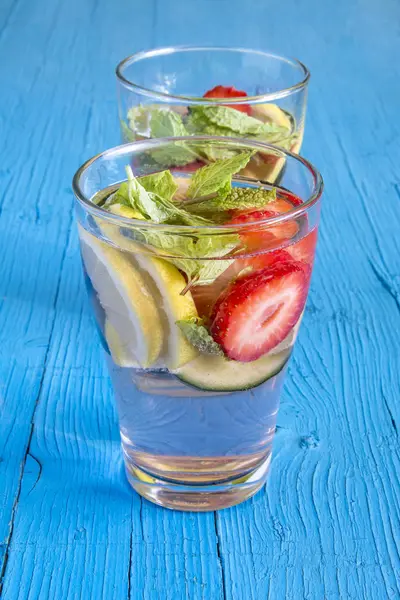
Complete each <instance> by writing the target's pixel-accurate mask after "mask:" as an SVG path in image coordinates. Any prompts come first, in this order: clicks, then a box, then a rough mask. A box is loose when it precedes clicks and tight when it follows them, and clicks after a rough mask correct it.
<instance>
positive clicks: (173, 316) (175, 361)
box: [135, 247, 198, 369]
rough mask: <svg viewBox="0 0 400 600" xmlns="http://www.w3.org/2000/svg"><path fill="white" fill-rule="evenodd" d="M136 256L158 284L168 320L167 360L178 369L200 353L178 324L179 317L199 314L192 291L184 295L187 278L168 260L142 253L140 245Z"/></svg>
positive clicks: (160, 298)
mask: <svg viewBox="0 0 400 600" xmlns="http://www.w3.org/2000/svg"><path fill="white" fill-rule="evenodd" d="M135 259H136V260H137V262H138V264H139V266H140V267H142V268H143V269H145V270H146V271H147V272H148V273H149V274H150V276H151V277H152V279H153V281H154V283H155V284H156V286H157V289H158V292H159V294H160V296H159V301H160V304H159V307H160V308H162V309H163V311H164V314H165V316H166V321H167V323H168V341H167V348H166V355H165V363H166V365H167V367H168V368H169V369H178V368H179V367H182V366H183V365H185V364H186V363H187V362H189V361H191V360H193V359H194V358H196V356H197V355H198V352H197V350H196V349H195V348H194V347H193V346H192V345H191V344H190V343H189V342H188V340H187V339H186V337H185V336H184V335H183V333H182V331H181V330H180V329H179V327H178V326H177V325H176V321H179V320H181V319H190V318H191V317H197V316H198V314H197V309H196V305H195V303H194V300H193V298H192V294H191V293H190V291H188V292H186V294H185V295H184V296H182V295H181V292H182V290H183V289H184V287H185V286H186V280H185V278H184V277H183V275H182V274H181V273H180V272H179V271H178V269H177V268H176V267H175V266H174V265H173V264H171V263H170V262H168V261H167V260H164V259H162V258H156V257H152V256H149V255H146V254H143V250H140V247H139V250H138V251H137V253H136V254H135Z"/></svg>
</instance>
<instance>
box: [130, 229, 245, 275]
mask: <svg viewBox="0 0 400 600" xmlns="http://www.w3.org/2000/svg"><path fill="white" fill-rule="evenodd" d="M141 237H142V238H143V241H144V242H145V243H146V244H148V245H149V246H150V247H151V248H152V249H155V250H156V252H157V254H158V255H159V256H160V257H162V258H165V259H166V260H169V261H170V262H172V263H173V264H174V265H175V266H176V267H177V268H178V269H180V270H181V271H183V272H184V273H185V275H186V277H187V279H188V281H189V282H191V281H195V282H196V285H206V284H209V283H212V282H213V281H214V280H215V279H216V278H217V277H218V276H219V275H220V274H221V273H223V272H224V271H225V270H226V269H227V268H228V267H229V266H230V265H231V264H232V262H233V260H232V259H230V258H225V257H226V256H227V255H229V254H231V253H232V252H233V251H234V250H235V248H236V247H237V246H238V245H239V236H238V235H236V234H225V235H219V234H218V235H216V236H212V235H209V236H207V237H205V236H202V237H197V236H195V235H193V236H184V235H182V234H170V233H166V232H163V231H157V230H149V229H147V230H141ZM213 258H215V259H218V260H212V259H213Z"/></svg>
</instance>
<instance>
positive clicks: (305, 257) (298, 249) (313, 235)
mask: <svg viewBox="0 0 400 600" xmlns="http://www.w3.org/2000/svg"><path fill="white" fill-rule="evenodd" d="M317 237H318V231H317V228H315V229H313V230H312V231H311V232H310V233H308V234H307V235H306V236H305V237H303V238H302V239H301V240H300V241H299V242H296V243H295V244H291V245H290V246H288V247H287V248H286V250H287V251H288V252H289V253H290V255H291V256H292V257H293V258H294V259H295V260H300V261H303V262H305V263H307V264H309V265H312V263H313V261H314V255H315V247H316V245H317Z"/></svg>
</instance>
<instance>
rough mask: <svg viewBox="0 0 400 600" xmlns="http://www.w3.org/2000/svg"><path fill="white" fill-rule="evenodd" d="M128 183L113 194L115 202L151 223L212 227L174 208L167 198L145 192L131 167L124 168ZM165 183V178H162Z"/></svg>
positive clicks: (200, 218) (204, 220)
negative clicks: (134, 211)
mask: <svg viewBox="0 0 400 600" xmlns="http://www.w3.org/2000/svg"><path fill="white" fill-rule="evenodd" d="M126 172H127V176H128V182H127V183H123V184H122V185H121V186H120V188H119V190H118V191H117V192H116V194H115V201H118V202H119V203H121V204H126V205H127V206H131V207H132V208H134V209H135V210H138V211H139V212H140V213H141V214H142V215H143V216H144V217H145V218H146V219H148V220H149V221H152V222H153V223H169V224H172V225H191V226H193V227H196V226H199V225H200V226H201V225H212V221H210V220H209V219H205V218H204V217H199V216H197V215H193V214H190V213H188V212H187V211H186V210H183V209H181V208H179V207H178V206H176V205H175V204H174V203H173V202H171V200H169V199H168V198H163V197H162V196H161V195H160V194H158V193H154V192H150V191H147V190H146V189H145V187H144V186H143V185H142V184H141V182H140V180H139V179H137V178H136V177H135V176H134V174H133V173H132V169H131V167H126ZM164 183H165V176H164Z"/></svg>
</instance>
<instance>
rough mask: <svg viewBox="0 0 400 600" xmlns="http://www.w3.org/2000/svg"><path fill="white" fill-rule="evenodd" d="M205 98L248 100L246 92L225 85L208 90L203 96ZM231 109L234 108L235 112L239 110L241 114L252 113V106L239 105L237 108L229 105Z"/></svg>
mask: <svg viewBox="0 0 400 600" xmlns="http://www.w3.org/2000/svg"><path fill="white" fill-rule="evenodd" d="M203 98H247V94H246V92H242V91H241V90H237V89H236V88H234V87H233V86H230V87H226V86H224V85H216V86H215V87H213V88H212V90H208V92H206V93H205V94H204V96H203ZM226 106H229V108H234V109H235V110H239V111H240V112H244V113H246V114H248V115H249V114H250V113H251V108H250V104H239V105H238V106H235V105H233V104H228V105H226Z"/></svg>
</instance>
